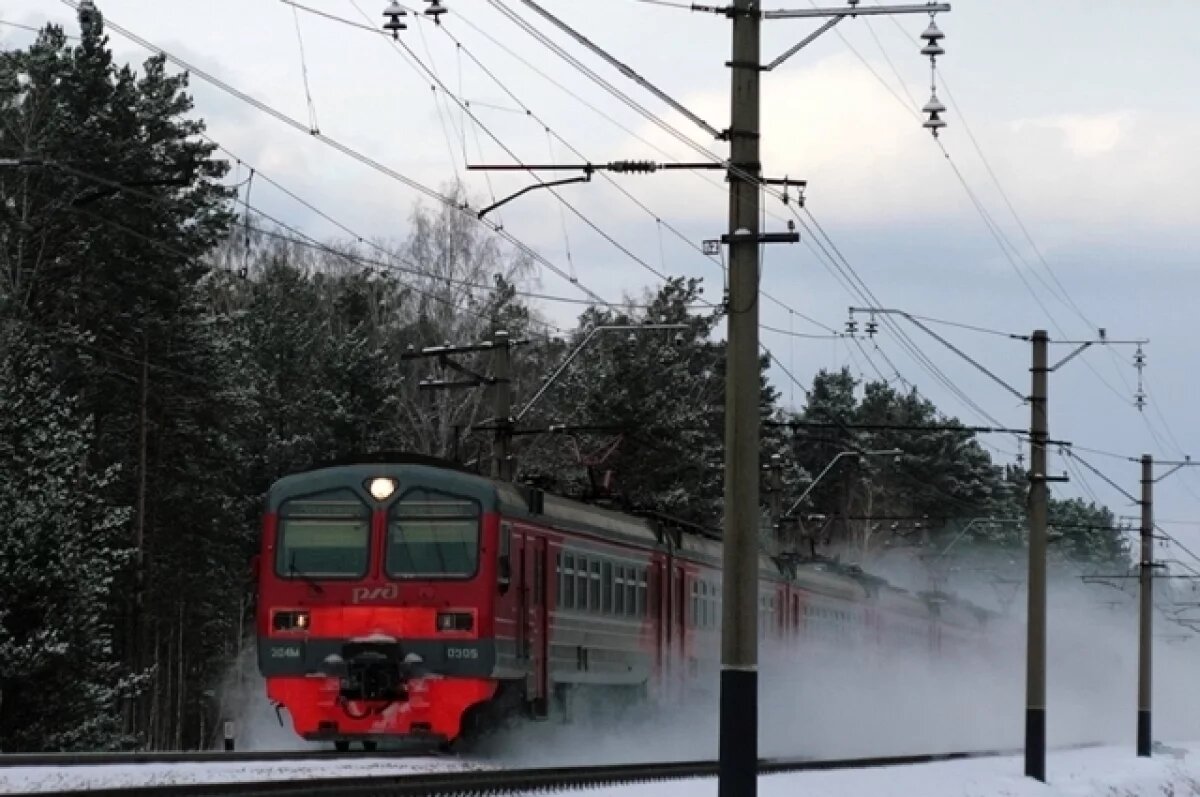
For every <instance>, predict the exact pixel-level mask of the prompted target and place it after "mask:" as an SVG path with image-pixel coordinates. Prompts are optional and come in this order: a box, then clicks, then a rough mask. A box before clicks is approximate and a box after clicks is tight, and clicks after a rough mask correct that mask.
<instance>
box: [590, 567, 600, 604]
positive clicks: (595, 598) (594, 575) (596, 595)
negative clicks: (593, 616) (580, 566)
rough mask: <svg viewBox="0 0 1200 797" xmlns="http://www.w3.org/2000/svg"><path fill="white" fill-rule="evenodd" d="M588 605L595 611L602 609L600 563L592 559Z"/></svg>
mask: <svg viewBox="0 0 1200 797" xmlns="http://www.w3.org/2000/svg"><path fill="white" fill-rule="evenodd" d="M588 568H589V579H588V607H589V608H590V609H591V610H592V611H593V612H599V611H600V563H599V562H597V561H594V560H593V561H592V562H591V563H590V564H589V565H588Z"/></svg>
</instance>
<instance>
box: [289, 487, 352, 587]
mask: <svg viewBox="0 0 1200 797" xmlns="http://www.w3.org/2000/svg"><path fill="white" fill-rule="evenodd" d="M370 538H371V510H370V508H369V507H367V505H366V504H365V503H363V501H362V500H361V499H360V498H359V497H358V496H357V495H356V494H355V493H353V492H351V491H350V490H335V491H330V492H327V493H319V494H316V495H311V496H306V497H303V498H293V499H291V500H289V501H285V502H284V503H283V505H282V506H281V507H280V508H279V540H278V544H277V545H276V551H277V558H276V561H275V572H276V574H277V575H278V576H279V577H281V578H299V579H313V578H330V579H338V578H362V577H363V576H365V575H366V574H367V559H368V555H369V552H370Z"/></svg>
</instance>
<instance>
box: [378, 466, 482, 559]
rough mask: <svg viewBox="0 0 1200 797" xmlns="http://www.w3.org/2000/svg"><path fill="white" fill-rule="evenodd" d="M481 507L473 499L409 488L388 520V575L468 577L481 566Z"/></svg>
mask: <svg viewBox="0 0 1200 797" xmlns="http://www.w3.org/2000/svg"><path fill="white" fill-rule="evenodd" d="M479 526H480V509H479V504H478V503H477V502H475V501H472V500H469V499H466V498H460V497H458V496H453V495H448V494H446V493H440V492H436V491H433V490H426V489H423V488H417V489H414V490H409V491H408V492H407V493H405V494H404V496H402V497H401V499H400V500H399V501H397V502H396V503H395V504H394V505H393V506H392V510H391V517H390V518H389V519H388V535H387V556H386V566H387V574H388V575H389V576H391V577H392V578H470V577H472V576H474V575H475V572H476V571H477V569H478V566H479Z"/></svg>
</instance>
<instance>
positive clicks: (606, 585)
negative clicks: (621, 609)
mask: <svg viewBox="0 0 1200 797" xmlns="http://www.w3.org/2000/svg"><path fill="white" fill-rule="evenodd" d="M600 590H601V592H602V593H603V598H602V601H601V611H603V612H604V613H605V614H612V610H613V566H612V562H605V563H604V564H603V575H602V576H601V578H600Z"/></svg>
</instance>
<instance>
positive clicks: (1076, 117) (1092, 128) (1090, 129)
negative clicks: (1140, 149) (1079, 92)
mask: <svg viewBox="0 0 1200 797" xmlns="http://www.w3.org/2000/svg"><path fill="white" fill-rule="evenodd" d="M1135 122H1136V116H1135V114H1134V113H1133V112H1132V111H1114V112H1111V113H1103V114H1092V115H1083V114H1065V115H1060V116H1050V117H1042V118H1038V119H1018V120H1016V121H1015V122H1012V123H1011V125H1010V127H1011V129H1012V131H1013V132H1014V133H1021V132H1022V131H1024V130H1028V129H1030V128H1048V129H1051V130H1056V131H1058V132H1060V133H1061V134H1062V136H1063V139H1064V142H1065V144H1066V147H1067V149H1068V150H1069V151H1070V152H1071V153H1072V154H1074V155H1076V156H1077V157H1080V158H1095V157H1099V156H1102V155H1106V154H1108V153H1110V152H1112V151H1113V150H1115V149H1116V148H1117V146H1118V145H1120V144H1121V143H1122V140H1123V139H1124V138H1125V133H1126V132H1127V131H1128V130H1129V129H1130V128H1131V127H1132V126H1133V125H1134V123H1135Z"/></svg>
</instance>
